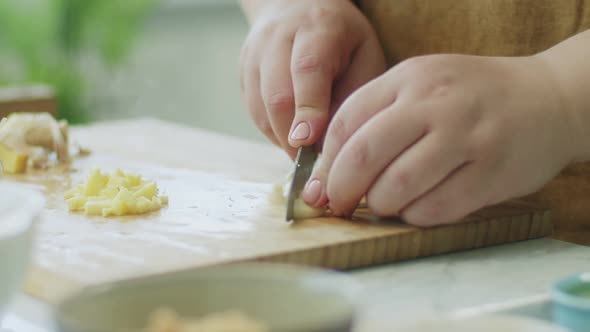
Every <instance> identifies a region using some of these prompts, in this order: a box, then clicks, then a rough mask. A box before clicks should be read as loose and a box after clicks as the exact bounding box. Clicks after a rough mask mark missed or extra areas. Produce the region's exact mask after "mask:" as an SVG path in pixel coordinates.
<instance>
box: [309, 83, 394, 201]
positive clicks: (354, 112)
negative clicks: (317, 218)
mask: <svg viewBox="0 0 590 332" xmlns="http://www.w3.org/2000/svg"><path fill="white" fill-rule="evenodd" d="M390 81H391V79H389V77H388V76H381V77H379V78H377V79H375V80H373V81H371V82H369V83H367V84H365V85H364V86H363V87H361V88H360V89H358V90H357V91H356V92H355V93H353V94H352V95H351V96H350V97H348V98H347V99H346V100H345V101H344V103H343V104H342V107H341V108H340V109H339V110H338V112H336V114H335V115H334V117H333V118H332V121H331V122H330V126H329V127H328V130H327V133H326V138H325V140H324V143H323V150H322V158H321V160H318V163H317V167H316V168H315V170H314V172H313V173H312V175H311V177H310V180H309V181H308V183H307V185H306V187H305V189H304V191H303V193H302V196H301V197H302V198H303V200H304V201H305V202H306V203H307V204H309V205H312V206H315V207H319V206H323V205H325V204H326V203H327V201H328V198H327V192H326V186H325V181H326V179H327V176H328V173H329V170H330V169H331V168H332V164H333V163H334V159H336V156H337V154H338V152H339V151H340V150H341V149H342V146H343V145H344V144H345V143H346V142H347V141H348V140H349V139H350V137H351V136H352V135H353V134H354V133H355V132H356V131H357V130H358V128H360V127H361V126H362V125H363V124H364V123H365V122H367V121H368V120H369V119H371V118H372V117H373V116H375V115H376V114H377V113H379V112H381V111H382V110H383V109H385V108H387V107H388V106H390V105H391V104H392V103H393V102H394V100H395V98H396V90H397V87H396V85H395V84H392V82H390Z"/></svg>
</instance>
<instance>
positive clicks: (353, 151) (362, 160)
mask: <svg viewBox="0 0 590 332" xmlns="http://www.w3.org/2000/svg"><path fill="white" fill-rule="evenodd" d="M346 149H347V150H348V151H347V156H348V162H349V165H350V167H352V168H353V169H356V170H363V169H365V168H366V167H367V165H369V163H370V162H371V160H370V151H369V142H368V140H367V139H366V138H365V137H359V138H358V139H355V140H353V141H351V142H350V144H349V145H348V147H347V148H346Z"/></svg>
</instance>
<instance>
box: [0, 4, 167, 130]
mask: <svg viewBox="0 0 590 332" xmlns="http://www.w3.org/2000/svg"><path fill="white" fill-rule="evenodd" d="M155 2H156V0H0V84H3V85H6V84H22V83H46V84H49V85H51V86H52V87H53V88H54V90H55V91H56V94H57V99H58V108H59V117H60V118H65V119H67V120H68V121H70V122H71V123H81V122H86V121H88V120H89V118H90V117H89V115H90V114H89V111H88V109H87V108H86V107H85V103H84V98H85V93H86V88H87V86H88V79H87V77H86V75H85V73H84V63H88V62H93V61H94V62H97V63H98V64H100V65H101V66H104V68H106V69H114V68H116V66H117V65H119V64H121V63H122V61H123V60H124V59H125V56H126V55H127V54H128V52H129V50H130V48H131V47H132V45H133V41H134V39H136V37H137V34H138V32H139V30H140V28H141V24H142V23H143V21H144V19H145V18H146V17H147V15H148V14H149V13H150V11H151V10H152V9H153V8H154V5H155Z"/></svg>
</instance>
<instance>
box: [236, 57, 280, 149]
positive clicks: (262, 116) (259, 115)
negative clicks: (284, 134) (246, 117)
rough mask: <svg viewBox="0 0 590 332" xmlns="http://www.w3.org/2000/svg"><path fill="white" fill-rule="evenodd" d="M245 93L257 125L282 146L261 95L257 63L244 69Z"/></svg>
mask: <svg viewBox="0 0 590 332" xmlns="http://www.w3.org/2000/svg"><path fill="white" fill-rule="evenodd" d="M243 73H244V74H243V76H244V80H243V81H244V84H243V85H244V95H245V99H246V105H247V106H248V112H249V113H250V116H251V118H252V120H253V121H254V124H255V125H256V127H257V128H258V129H259V130H260V131H261V132H262V133H263V134H264V135H265V136H266V137H267V138H268V139H269V140H270V141H271V142H272V143H273V144H275V145H277V146H279V147H280V146H281V144H280V143H279V141H278V139H277V138H276V136H275V133H274V131H273V129H272V126H271V124H270V120H269V119H268V116H267V113H266V108H265V107H264V102H263V101H262V96H261V95H260V71H259V67H258V66H257V65H253V64H247V65H246V66H244V69H243Z"/></svg>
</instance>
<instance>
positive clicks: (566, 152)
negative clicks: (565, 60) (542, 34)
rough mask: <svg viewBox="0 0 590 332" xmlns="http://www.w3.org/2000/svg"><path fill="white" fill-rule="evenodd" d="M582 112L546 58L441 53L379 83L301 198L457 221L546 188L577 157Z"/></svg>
mask: <svg viewBox="0 0 590 332" xmlns="http://www.w3.org/2000/svg"><path fill="white" fill-rule="evenodd" d="M574 118H575V117H574V116H572V115H571V110H570V108H569V107H568V104H567V102H566V101H565V99H564V98H563V93H561V92H560V87H559V85H558V84H557V83H556V80H555V79H554V78H553V77H552V74H551V73H550V71H549V70H548V69H547V67H546V65H545V64H544V63H543V62H542V61H541V60H540V59H539V58H537V57H520V58H500V57H477V56H463V55H431V56H423V57H417V58H413V59H409V60H407V61H405V62H402V63H401V64H399V65H397V66H395V67H394V68H392V69H391V70H389V71H388V72H387V73H385V74H383V75H382V76H381V77H379V78H377V79H375V80H373V81H371V82H369V83H368V84H366V85H365V86H363V87H362V88H360V89H359V90H357V91H356V92H355V93H354V94H352V95H351V96H350V97H349V98H348V99H347V100H346V101H345V102H344V104H343V105H342V107H341V108H340V109H339V111H338V112H337V113H336V115H335V116H334V118H333V119H332V121H331V123H330V125H329V128H328V131H327V134H326V138H325V142H324V149H323V154H322V158H321V160H320V161H318V165H317V167H316V170H315V171H314V174H312V176H311V178H310V180H309V182H308V184H307V186H306V190H305V191H304V193H303V199H304V200H305V201H306V202H307V203H308V204H310V205H312V206H316V207H319V206H323V205H326V204H328V202H329V205H330V208H331V209H332V211H333V212H334V213H335V214H336V215H339V216H344V215H349V214H351V213H352V212H353V211H354V209H355V207H356V206H357V204H358V202H359V201H360V200H361V198H362V197H363V196H365V195H366V197H367V202H368V205H369V207H370V208H371V209H372V211H373V212H374V213H375V214H377V215H380V216H393V215H400V216H401V217H402V218H403V219H404V220H405V221H406V222H408V223H410V224H413V225H417V226H433V225H437V224H444V223H452V222H456V221H458V220H460V218H462V217H464V216H465V215H467V214H469V213H471V212H473V211H475V210H477V209H479V208H481V207H484V206H487V205H491V204H495V203H498V202H500V201H503V200H506V199H509V198H513V197H518V196H522V195H525V194H528V193H531V192H534V191H535V190H538V189H540V188H541V187H542V186H543V185H544V184H545V183H546V182H547V181H548V180H550V179H551V178H552V177H554V176H555V175H556V174H557V173H558V172H559V171H560V170H561V169H562V168H563V167H565V166H566V165H567V164H568V163H570V162H571V161H572V160H573V159H574V158H575V156H574V155H575V144H577V142H576V139H575V137H574V136H575V135H574V134H573V132H574V130H573V128H574V127H575V126H576V125H575V123H574V122H575V120H574Z"/></svg>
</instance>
